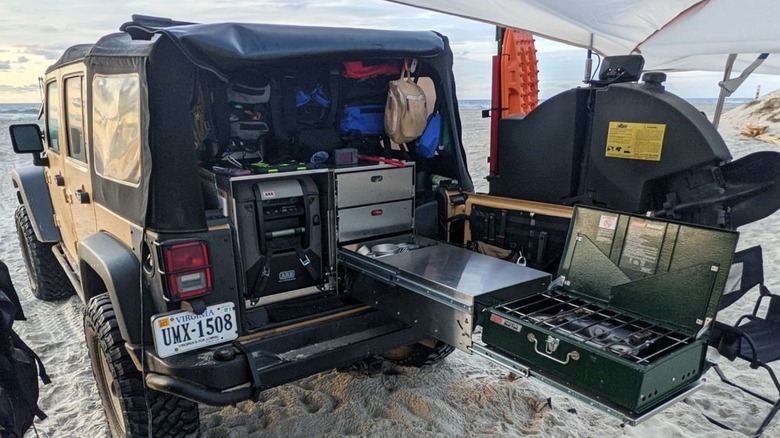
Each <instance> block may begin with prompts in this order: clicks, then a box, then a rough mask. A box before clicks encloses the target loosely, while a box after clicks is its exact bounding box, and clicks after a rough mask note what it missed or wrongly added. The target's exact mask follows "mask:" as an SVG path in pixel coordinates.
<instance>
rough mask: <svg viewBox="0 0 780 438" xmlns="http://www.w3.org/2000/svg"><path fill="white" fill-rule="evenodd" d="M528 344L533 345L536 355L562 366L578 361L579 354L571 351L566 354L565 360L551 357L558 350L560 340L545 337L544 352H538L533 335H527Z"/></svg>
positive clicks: (537, 345)
mask: <svg viewBox="0 0 780 438" xmlns="http://www.w3.org/2000/svg"><path fill="white" fill-rule="evenodd" d="M528 342H533V343H534V351H536V354H538V355H540V356H544V357H546V358H547V359H550V360H552V361H554V362H557V363H559V364H562V365H566V364H568V363H569V360H570V359H571V360H579V359H580V353H579V351H576V350H572V351H570V352H569V353H568V354H566V359H565V360H560V359H558V358H556V357H553V356H552V354H553V353H555V351H556V350H558V346H559V345H560V344H561V340H560V339H558V338H556V337H554V336H549V335H548V336H547V340H546V341H545V342H544V352H541V351H539V344H538V343H537V340H536V335H534V334H533V333H529V334H528Z"/></svg>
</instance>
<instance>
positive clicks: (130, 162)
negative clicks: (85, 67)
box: [92, 73, 141, 186]
mask: <svg viewBox="0 0 780 438" xmlns="http://www.w3.org/2000/svg"><path fill="white" fill-rule="evenodd" d="M92 117H93V119H92V141H93V144H92V146H93V150H94V159H95V172H97V174H98V175H100V176H102V177H103V178H106V179H110V180H113V181H116V182H119V183H121V184H125V185H130V186H137V185H138V184H139V183H140V181H141V87H140V79H139V77H138V74H135V73H132V74H121V75H95V77H94V79H93V80H92Z"/></svg>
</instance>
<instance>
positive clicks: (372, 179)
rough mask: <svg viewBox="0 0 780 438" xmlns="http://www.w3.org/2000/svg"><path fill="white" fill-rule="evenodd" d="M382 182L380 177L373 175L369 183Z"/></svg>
mask: <svg viewBox="0 0 780 438" xmlns="http://www.w3.org/2000/svg"><path fill="white" fill-rule="evenodd" d="M381 181H382V175H374V176H372V177H371V182H381Z"/></svg>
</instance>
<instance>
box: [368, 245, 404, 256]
mask: <svg viewBox="0 0 780 438" xmlns="http://www.w3.org/2000/svg"><path fill="white" fill-rule="evenodd" d="M399 249H400V248H399V247H398V245H396V244H395V243H380V244H379V245H374V246H373V247H371V252H373V253H374V254H375V255H378V256H383V255H390V254H396V253H397V252H398V250H399Z"/></svg>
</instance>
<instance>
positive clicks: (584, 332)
mask: <svg viewBox="0 0 780 438" xmlns="http://www.w3.org/2000/svg"><path fill="white" fill-rule="evenodd" d="M500 308H501V309H502V310H504V311H505V312H508V313H509V314H511V315H514V316H516V317H519V318H520V319H522V320H525V321H528V322H530V323H532V324H535V325H538V326H540V327H544V328H546V329H548V330H551V331H553V332H557V333H560V334H563V335H565V336H566V337H568V338H571V339H572V340H576V341H579V342H583V343H585V344H587V345H591V346H594V347H597V348H599V349H602V350H604V351H608V352H610V353H613V354H615V355H617V356H620V357H624V358H627V359H630V360H633V361H634V362H636V363H642V362H650V361H651V360H653V359H655V358H658V357H661V356H662V355H663V354H665V353H666V352H670V351H672V350H673V349H674V348H676V347H678V346H680V345H685V344H688V343H690V342H691V341H692V339H693V337H691V336H686V335H684V334H682V333H678V332H676V331H674V330H671V329H668V328H664V327H661V326H658V325H656V324H653V323H650V322H646V321H642V320H639V319H637V318H635V317H632V316H630V315H628V314H624V313H621V312H618V311H616V310H614V309H608V308H604V307H602V306H600V305H599V304H597V303H593V302H587V301H584V300H582V299H579V298H576V297H572V296H569V295H567V294H565V293H560V292H557V291H555V290H551V291H548V292H546V293H543V294H539V295H535V296H531V297H527V298H523V299H520V300H518V301H515V302H512V303H507V304H505V305H503V306H501V307H500Z"/></svg>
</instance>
